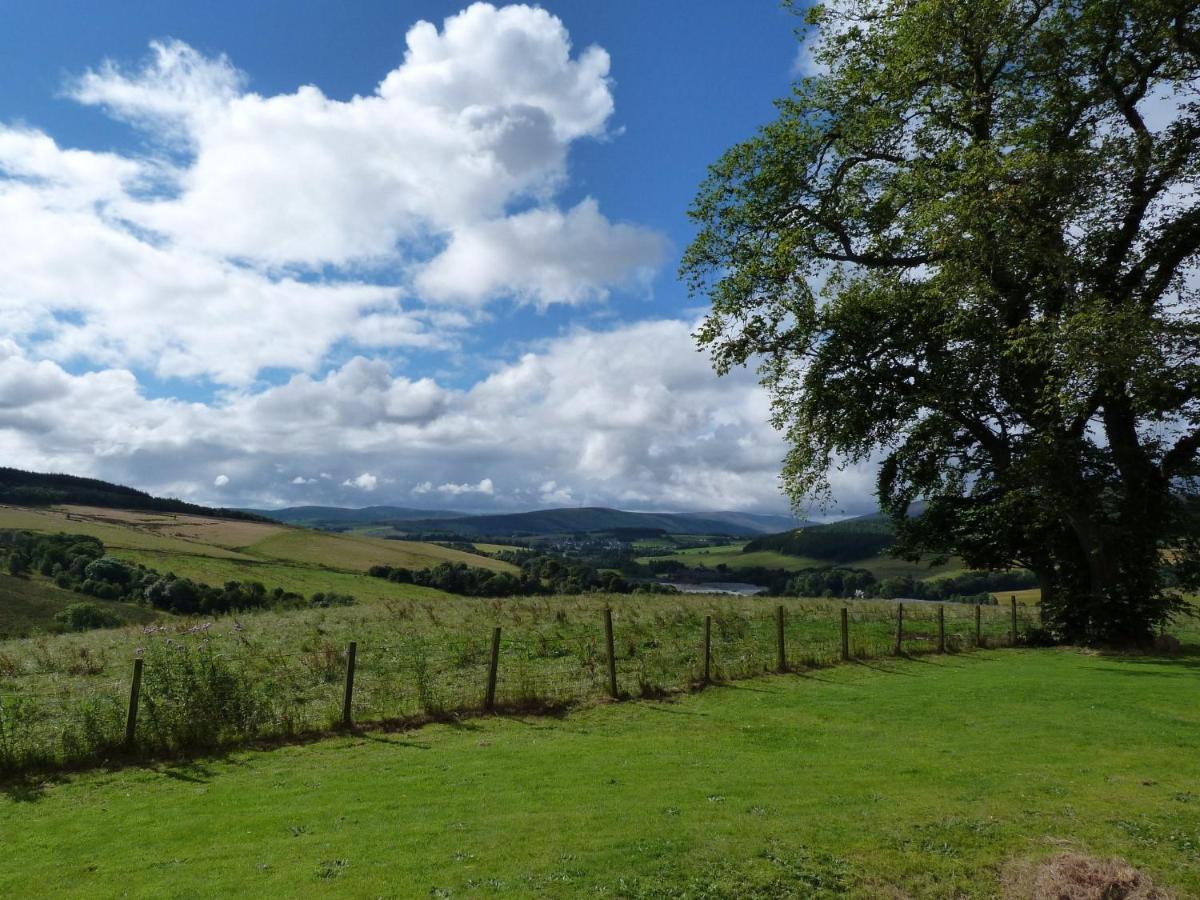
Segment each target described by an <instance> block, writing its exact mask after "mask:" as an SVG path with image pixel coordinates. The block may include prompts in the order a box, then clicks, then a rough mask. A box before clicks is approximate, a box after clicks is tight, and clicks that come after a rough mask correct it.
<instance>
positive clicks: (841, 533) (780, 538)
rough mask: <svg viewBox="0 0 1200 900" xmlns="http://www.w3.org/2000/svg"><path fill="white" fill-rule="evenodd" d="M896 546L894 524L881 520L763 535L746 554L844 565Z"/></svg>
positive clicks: (810, 527) (857, 521)
mask: <svg viewBox="0 0 1200 900" xmlns="http://www.w3.org/2000/svg"><path fill="white" fill-rule="evenodd" d="M895 542H896V532H895V530H894V529H893V528H892V526H891V523H889V522H887V521H883V520H879V519H866V520H863V519H854V520H850V521H848V522H835V523H833V524H830V525H809V526H806V527H804V528H797V529H796V530H795V531H785V532H783V533H782V534H767V535H763V536H762V537H760V538H755V539H754V540H752V541H750V543H748V544H747V545H746V547H745V552H746V553H753V552H755V551H758V550H776V551H778V552H780V553H786V554H788V555H789V556H808V557H811V558H813V559H823V560H828V561H830V562H841V563H844V562H853V561H854V560H856V559H867V558H868V557H871V556H878V555H879V554H880V553H882V552H884V551H885V550H887V549H889V548H890V547H891V546H892V545H893V544H894V543H895Z"/></svg>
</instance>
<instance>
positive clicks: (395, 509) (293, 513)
mask: <svg viewBox="0 0 1200 900" xmlns="http://www.w3.org/2000/svg"><path fill="white" fill-rule="evenodd" d="M246 512H249V513H253V514H254V515H258V516H264V517H266V518H268V519H274V520H275V521H277V522H283V523H284V524H285V525H306V526H309V527H312V528H321V527H326V528H328V527H342V526H351V525H384V524H391V523H394V522H406V521H409V520H411V519H431V518H436V519H454V518H458V517H460V516H463V515H465V513H456V512H453V511H452V510H444V509H413V508H411V507H408V506H365V507H363V508H361V509H350V508H347V507H344V506H288V507H284V508H283V509H247V510H246Z"/></svg>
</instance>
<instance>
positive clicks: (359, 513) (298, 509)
mask: <svg viewBox="0 0 1200 900" xmlns="http://www.w3.org/2000/svg"><path fill="white" fill-rule="evenodd" d="M246 512H249V513H252V514H254V515H256V516H263V517H266V518H270V519H274V520H275V521H277V522H286V523H287V524H289V525H304V526H307V527H309V528H325V529H329V530H345V529H348V528H359V527H364V526H379V527H389V526H390V527H391V528H392V529H393V530H395V531H396V532H398V533H409V534H411V533H416V532H423V533H431V532H436V533H439V534H447V535H454V536H458V537H464V538H472V537H478V536H481V535H485V536H493V535H494V536H515V535H549V534H576V533H580V532H582V533H584V534H595V533H597V532H603V531H611V530H613V529H615V528H616V529H625V528H633V529H647V530H653V531H664V532H667V533H670V534H724V535H729V536H730V537H750V536H753V535H758V534H764V533H766V532H771V531H779V530H782V529H784V528H794V527H796V525H797V524H799V523H798V522H797V520H796V519H793V518H791V517H790V516H773V515H760V514H756V513H744V512H736V511H730V510H724V511H720V512H700V513H646V512H628V511H626V510H620V509H609V508H607V507H572V508H563V509H541V510H533V511H530V512H521V513H501V514H495V515H478V514H469V513H459V512H451V511H447V510H436V509H413V508H411V507H406V506H367V507H363V508H362V509H347V508H344V507H340V506H291V507H286V508H284V509H249V510H246Z"/></svg>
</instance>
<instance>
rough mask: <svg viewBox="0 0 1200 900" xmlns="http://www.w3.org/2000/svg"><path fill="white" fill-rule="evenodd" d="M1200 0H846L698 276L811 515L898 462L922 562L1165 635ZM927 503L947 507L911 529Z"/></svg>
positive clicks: (1077, 618) (699, 212) (1052, 612)
mask: <svg viewBox="0 0 1200 900" xmlns="http://www.w3.org/2000/svg"><path fill="white" fill-rule="evenodd" d="M1198 10H1200V5H1198V4H1197V3H1195V2H1184V0H1074V2H1057V0H847V2H836V3H833V4H830V5H827V6H824V7H817V8H814V9H813V10H810V11H809V13H808V27H807V29H806V30H805V32H804V33H803V36H804V37H805V39H807V40H810V41H813V49H812V53H811V57H812V62H813V68H814V70H815V72H816V74H814V75H812V76H811V77H807V78H804V79H802V80H801V81H800V82H799V83H797V84H796V85H795V87H794V90H793V92H792V94H791V96H789V97H787V98H786V99H784V100H781V101H780V102H779V103H778V108H779V115H778V118H777V120H776V121H774V122H773V123H772V124H770V125H768V126H766V127H765V128H763V129H762V130H761V131H760V132H759V134H757V135H756V136H755V137H753V138H751V139H750V140H748V141H746V142H745V143H743V144H740V145H738V146H736V147H734V148H732V149H731V150H729V151H728V152H727V153H726V154H725V156H724V157H723V158H722V159H721V160H720V161H719V162H718V163H717V164H716V165H714V166H713V167H712V169H711V171H710V175H709V178H708V180H707V181H706V182H705V183H704V185H703V186H702V188H701V190H700V193H699V196H698V198H697V200H696V202H695V205H694V207H693V210H692V215H693V217H694V218H695V220H696V221H697V222H698V223H699V226H700V230H699V233H698V236H697V237H696V240H695V242H694V243H693V244H692V246H691V247H690V248H689V250H688V251H687V253H686V255H685V258H684V262H683V272H684V275H685V276H686V277H687V279H688V280H689V284H690V286H691V288H692V290H693V291H695V292H697V293H700V294H703V295H706V296H707V297H708V298H709V299H710V301H711V303H712V312H711V314H710V315H709V316H708V317H707V319H706V321H705V322H704V324H703V326H702V327H701V329H700V331H699V332H698V335H697V337H698V339H699V341H700V342H701V344H702V345H704V346H706V347H708V348H709V349H710V350H711V351H712V353H713V358H714V364H715V366H716V367H717V369H718V371H721V372H724V371H727V370H728V369H729V368H730V367H732V366H735V365H742V364H746V363H747V362H753V361H757V363H758V364H759V365H761V372H762V375H763V380H764V383H765V384H766V385H767V387H768V388H769V389H770V391H771V392H772V395H773V398H774V410H775V418H776V424H777V425H778V426H779V427H780V428H783V429H785V431H786V433H787V436H788V439H789V445H790V448H791V449H790V451H789V454H788V456H787V458H786V460H785V462H784V471H783V479H784V483H785V486H786V488H787V489H788V491H789V493H790V494H791V496H792V497H793V499H794V500H795V501H797V502H799V501H801V500H802V499H805V498H811V497H812V496H814V495H820V494H822V493H823V492H824V491H827V489H828V474H829V472H830V469H831V467H834V466H837V465H840V464H844V463H847V462H855V461H858V462H861V461H864V460H874V461H876V462H878V464H879V482H878V490H879V495H880V500H881V503H882V504H883V506H884V508H885V509H886V510H888V511H889V512H890V513H891V514H892V515H893V518H894V521H895V522H896V525H897V527H898V530H899V534H900V539H901V542H900V547H901V550H902V551H903V552H905V553H907V554H909V555H912V556H914V557H915V556H917V555H919V554H933V555H935V556H936V555H938V554H957V555H960V556H962V557H963V558H964V559H965V560H966V561H967V562H968V563H969V564H970V565H972V566H978V567H983V568H1005V567H1011V566H1024V567H1028V568H1029V569H1031V570H1033V571H1034V572H1035V573H1036V574H1037V576H1038V578H1039V581H1040V583H1041V587H1042V596H1043V601H1042V602H1043V615H1044V618H1045V621H1046V623H1047V625H1048V627H1049V628H1051V629H1052V630H1053V631H1054V632H1055V633H1056V634H1057V636H1058V637H1060V638H1063V639H1068V640H1077V641H1090V642H1128V641H1137V640H1144V639H1146V638H1148V637H1149V636H1151V635H1152V633H1153V630H1154V629H1155V627H1157V626H1159V625H1161V624H1162V623H1163V622H1164V621H1166V620H1167V619H1168V618H1169V617H1170V616H1171V615H1173V614H1175V613H1176V612H1177V611H1178V610H1179V609H1180V608H1181V593H1182V591H1183V590H1185V589H1193V590H1194V589H1195V586H1196V574H1197V571H1198V570H1200V565H1198V560H1200V554H1198V552H1197V551H1198V550H1200V541H1198V540H1197V537H1196V525H1197V515H1196V507H1195V506H1194V505H1191V504H1190V503H1189V499H1188V498H1189V495H1190V494H1193V493H1194V488H1195V485H1196V483H1197V477H1198V475H1200V461H1198V452H1200V399H1198V395H1200V302H1198V297H1197V286H1198V284H1200V278H1198V277H1197V273H1196V271H1195V265H1196V263H1197V261H1198V252H1200V194H1198V193H1197V191H1198V189H1200V178H1198V176H1200V103H1198V102H1197V88H1198V84H1200V82H1198V76H1200V12H1198ZM916 500H923V501H926V502H927V505H925V506H924V507H922V508H923V509H924V512H923V514H921V515H919V516H911V515H908V514H907V513H908V512H909V510H910V506H911V505H912V503H913V502H914V501H916Z"/></svg>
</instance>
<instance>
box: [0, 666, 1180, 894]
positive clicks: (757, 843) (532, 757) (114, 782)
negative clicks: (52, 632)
mask: <svg viewBox="0 0 1200 900" xmlns="http://www.w3.org/2000/svg"><path fill="white" fill-rule="evenodd" d="M1198 665H1200V658H1197V657H1196V656H1194V655H1193V656H1188V657H1182V658H1175V659H1155V658H1136V657H1105V656H1101V655H1095V654H1084V653H1077V652H1073V651H1063V650H1018V651H1003V652H983V653H977V654H968V655H963V656H953V657H924V658H921V659H918V660H908V661H887V662H885V663H878V664H876V663H872V664H869V665H851V666H841V667H837V668H834V669H829V670H825V671H822V672H820V673H817V674H815V675H809V676H807V677H797V676H784V677H776V678H763V679H758V680H753V681H746V682H740V683H737V684H735V685H731V686H728V687H720V688H715V689H710V690H706V691H704V692H703V693H700V694H694V695H690V696H686V697H683V698H680V699H678V700H676V701H674V702H657V701H648V702H637V703H627V704H619V705H602V706H595V707H588V708H585V709H583V710H579V711H576V712H574V713H572V714H570V715H569V716H567V717H565V718H562V719H552V718H549V719H548V718H512V717H507V718H499V717H497V718H484V719H475V720H468V721H465V722H459V723H454V724H446V725H434V726H431V727H428V728H424V729H421V730H419V731H415V732H403V733H395V734H380V733H374V734H367V735H362V736H348V737H339V738H334V739H329V740H324V741H321V742H318V743H313V744H308V745H293V746H285V747H282V748H279V749H275V750H272V751H269V752H239V753H236V754H234V755H231V756H229V757H227V758H223V759H210V760H205V761H202V762H195V763H191V764H180V765H163V766H160V767H157V768H154V769H137V768H133V769H125V770H123V771H118V772H100V773H92V774H84V775H78V776H71V777H63V778H60V779H52V780H49V781H46V780H45V779H39V780H37V781H34V782H22V783H18V784H14V785H11V786H10V787H9V789H8V791H7V796H5V797H0V843H2V844H3V846H4V848H5V853H4V858H3V860H2V861H0V894H3V895H5V896H13V897H18V896H30V895H34V894H36V895H39V896H47V895H50V896H111V895H117V894H125V893H132V894H134V895H138V896H255V897H298V896H355V897H374V896H406V897H407V896H414V897H415V896H425V897H428V896H440V897H458V896H472V897H475V896H484V897H488V896H500V897H508V896H513V897H527V896H537V897H576V896H619V897H656V898H663V897H709V898H718V897H719V898H726V897H728V898H732V897H739V898H740V897H759V898H774V897H805V898H830V897H855V898H880V897H885V898H886V897H922V898H926V897H930V898H951V897H954V898H958V897H997V896H1001V895H1002V894H1003V891H1004V888H1005V879H1006V877H1007V873H1009V872H1011V871H1012V869H1013V867H1014V865H1021V864H1025V863H1030V864H1036V863H1037V862H1040V861H1043V860H1048V859H1051V858H1053V857H1058V856H1061V855H1062V854H1063V853H1074V854H1086V855H1089V856H1094V857H1097V858H1101V859H1108V858H1111V857H1121V858H1124V859H1125V860H1127V861H1128V862H1129V863H1130V864H1131V865H1133V866H1136V867H1137V868H1138V869H1140V870H1142V871H1144V872H1145V873H1146V875H1147V876H1148V877H1149V878H1152V879H1153V881H1154V883H1155V884H1157V885H1159V886H1161V887H1162V888H1164V889H1166V890H1170V891H1173V892H1174V893H1175V894H1176V895H1177V896H1179V897H1195V896H1200V789H1198V788H1197V785H1200V755H1197V754H1196V752H1195V748H1196V735H1197V733H1198V731H1200V707H1197V704H1196V703H1195V685H1196V682H1195V678H1196V670H1197V669H1196V667H1197V666H1198Z"/></svg>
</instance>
